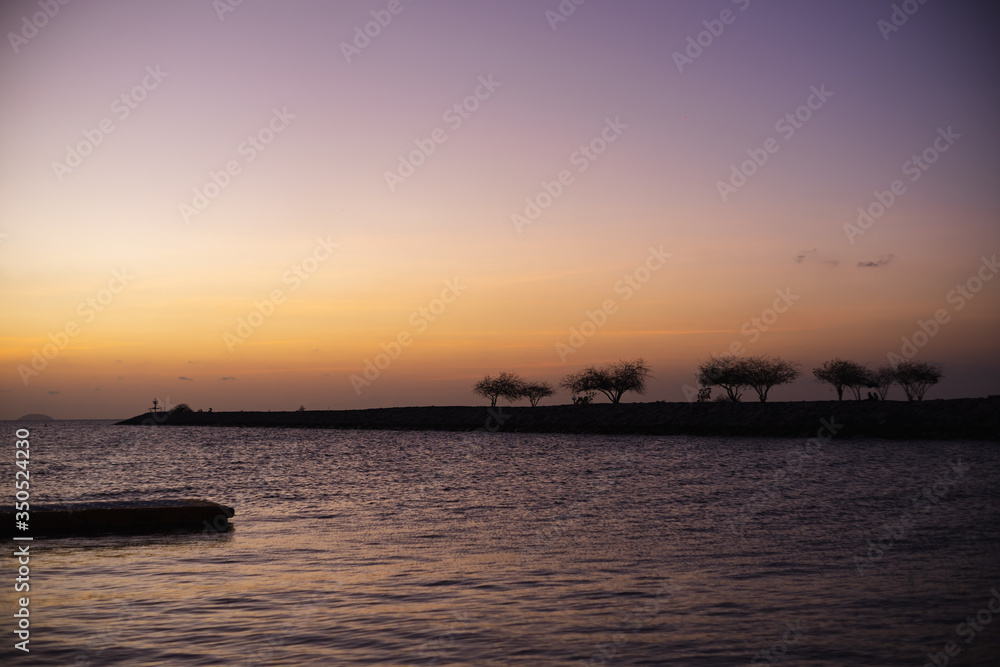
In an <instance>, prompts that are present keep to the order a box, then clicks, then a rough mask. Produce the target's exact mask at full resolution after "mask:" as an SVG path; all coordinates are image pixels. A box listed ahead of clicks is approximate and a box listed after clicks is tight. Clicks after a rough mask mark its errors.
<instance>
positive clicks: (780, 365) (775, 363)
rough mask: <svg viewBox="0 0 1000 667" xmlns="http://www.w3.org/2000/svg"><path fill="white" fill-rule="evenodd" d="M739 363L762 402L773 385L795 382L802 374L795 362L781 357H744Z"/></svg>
mask: <svg viewBox="0 0 1000 667" xmlns="http://www.w3.org/2000/svg"><path fill="white" fill-rule="evenodd" d="M739 364H740V366H742V371H743V373H744V374H745V376H746V377H745V379H746V383H747V385H748V386H749V387H750V388H751V389H753V390H754V391H755V392H757V396H758V398H760V402H761V403H763V402H764V401H766V400H767V393H768V392H769V391H771V388H772V387H776V386H778V385H780V384H788V383H789V382H794V381H795V380H796V379H797V378H798V377H799V375H801V373H800V372H799V369H798V367H797V366H796V365H795V364H793V363H791V362H788V361H785V360H784V359H781V358H779V357H775V358H773V359H772V358H770V357H767V356H764V355H760V356H753V357H744V358H743V359H740V360H739Z"/></svg>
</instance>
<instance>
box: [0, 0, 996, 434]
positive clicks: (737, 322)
mask: <svg viewBox="0 0 1000 667" xmlns="http://www.w3.org/2000/svg"><path fill="white" fill-rule="evenodd" d="M220 6H225V4H224V0H220V2H219V3H216V4H214V5H213V3H212V2H210V1H209V0H187V1H181V2H170V3H164V2H158V3H157V2H124V1H118V2H112V1H104V2H101V1H90V2H83V1H77V2H70V3H68V4H66V5H65V6H63V5H59V4H58V3H57V2H51V3H46V2H42V3H39V2H37V1H36V2H7V3H4V5H3V9H2V10H0V27H2V28H3V32H4V34H5V44H4V45H3V48H0V53H2V55H0V79H2V81H3V84H4V86H3V89H4V96H3V102H2V106H0V117H2V121H3V122H2V123H0V156H2V157H0V179H2V182H3V184H4V187H3V189H2V191H0V306H2V308H3V311H4V313H5V316H4V318H3V320H2V322H0V339H2V341H3V345H2V347H0V355H2V356H0V360H2V369H3V372H2V373H0V418H16V417H18V416H20V415H21V414H23V413H26V412H45V413H49V414H52V415H53V416H56V417H61V418H71V417H124V416H128V415H131V414H134V413H137V412H139V411H141V410H142V409H143V408H145V407H147V405H148V404H149V402H150V400H151V399H152V397H153V396H158V397H160V398H161V400H169V401H171V402H174V403H176V402H182V401H183V402H187V403H190V404H192V405H193V406H194V407H208V406H213V407H214V408H215V409H217V410H218V409H269V408H273V409H293V408H295V407H298V406H299V405H300V404H304V405H306V407H309V408H327V407H373V406H383V405H421V404H438V405H441V404H469V403H473V402H475V401H476V400H478V399H477V398H476V397H474V396H473V395H472V394H471V393H470V391H469V387H470V386H471V384H472V383H473V382H474V381H475V380H476V379H478V378H479V377H481V376H482V375H483V374H485V373H495V372H497V371H500V370H513V371H517V372H520V373H521V374H522V375H524V376H526V377H531V378H534V379H540V380H542V379H543V380H548V381H550V382H553V383H554V382H557V381H558V380H559V378H560V377H561V376H562V375H564V374H565V373H568V372H570V371H573V370H576V369H578V368H580V367H581V366H584V365H587V364H591V363H603V362H606V361H613V360H616V359H619V358H623V357H624V358H628V357H635V356H643V357H645V358H647V359H648V360H649V361H650V362H651V365H652V367H653V370H654V374H655V376H656V378H655V380H654V381H653V382H652V384H651V386H650V391H649V392H648V394H647V396H646V397H645V400H684V396H685V393H684V387H685V385H692V384H694V369H695V367H696V365H697V362H698V361H699V360H701V359H703V358H705V357H707V356H708V355H709V354H712V353H722V352H725V351H726V350H728V349H730V346H731V345H732V344H733V343H734V342H739V343H742V344H743V349H744V351H746V352H749V353H753V354H758V353H769V354H775V355H781V356H782V357H784V358H786V359H790V360H793V361H796V362H798V363H800V364H801V365H802V368H803V370H805V371H806V373H805V376H804V377H803V378H802V379H801V380H799V381H798V382H796V383H794V384H793V385H789V386H787V387H781V388H778V389H776V390H775V391H774V392H773V394H772V397H773V398H772V400H798V399H822V398H829V397H831V396H832V395H833V394H832V391H831V390H830V389H829V388H828V387H825V386H822V385H818V384H817V383H815V382H814V381H813V380H812V378H811V373H809V369H811V368H812V367H813V366H815V365H818V364H819V363H820V362H822V361H824V360H826V359H829V358H832V357H834V356H841V357H846V358H851V359H856V360H858V361H862V362H867V363H870V364H872V365H877V364H880V363H884V362H885V360H886V358H887V355H888V354H889V353H892V352H896V353H899V352H900V350H901V349H902V348H903V346H904V341H903V339H904V338H907V339H910V340H912V338H913V335H914V334H915V333H916V332H918V331H920V330H921V327H920V322H927V321H928V319H929V318H930V319H933V318H934V317H935V314H936V313H937V312H938V311H940V310H942V309H943V310H944V311H945V315H946V316H947V318H946V319H947V321H946V322H944V323H943V324H941V325H940V326H939V328H938V329H937V330H936V331H935V333H934V335H933V336H929V337H927V340H926V341H925V344H923V345H920V346H919V349H917V350H916V351H915V354H914V355H913V356H914V358H916V359H919V360H924V361H931V362H937V363H940V364H942V366H943V368H944V370H945V380H944V381H943V382H942V384H941V385H940V386H939V387H936V388H934V389H933V390H931V392H930V393H929V395H928V396H929V397H930V398H944V397H958V396H978V395H984V394H995V393H1000V380H998V379H997V378H998V376H1000V352H998V347H997V344H996V341H997V340H998V339H1000V316H998V314H1000V281H992V280H983V279H984V278H985V277H986V276H989V278H992V277H993V272H994V269H991V268H990V267H991V266H992V265H991V264H990V263H989V261H988V260H989V259H990V258H992V257H993V256H994V255H995V254H996V253H997V251H998V250H1000V243H998V241H1000V234H998V215H997V214H998V209H1000V206H998V203H1000V202H998V197H1000V194H998V192H1000V191H998V188H997V187H996V184H997V182H998V178H997V177H998V166H997V160H996V156H997V149H998V129H997V123H996V118H998V117H1000V104H998V95H997V86H996V84H995V83H994V79H995V72H996V69H997V68H996V66H997V62H998V59H997V50H998V46H997V42H996V39H995V31H996V26H997V18H998V15H1000V12H998V11H997V10H996V9H995V5H994V4H989V3H985V2H979V3H974V2H944V0H931V1H930V2H927V3H925V4H922V5H921V4H919V3H916V2H911V3H899V2H897V3H895V4H894V3H893V2H887V1H883V0H874V1H872V0H868V1H860V0H858V1H854V0H846V1H845V0H841V1H838V2H818V1H811V2H801V1H799V2H793V1H791V0H788V1H777V0H775V1H770V2H766V1H764V0H738V1H736V2H731V1H729V0H725V1H723V0H716V1H713V2H697V3H695V2H652V1H646V2H638V1H617V2H611V1H610V0H604V1H601V0H587V2H585V3H583V4H582V5H580V6H575V5H573V4H572V3H571V2H570V0H566V1H565V2H563V3H562V4H561V5H560V3H559V2H558V1H557V0H551V1H539V2H524V1H512V2H499V1H496V2H482V1H480V2H448V3H445V2H440V1H434V0H420V1H418V2H410V1H408V0H402V1H401V2H399V3H398V4H397V3H390V2H388V0H385V1H375V2H351V3H346V2H345V3H329V2H265V1H263V0H244V1H243V2H242V3H241V4H240V5H239V6H237V7H234V8H232V11H228V12H223V13H221V14H220V12H219V11H218V7H220ZM560 6H562V7H564V8H565V7H569V6H574V7H575V10H574V11H573V12H572V14H571V15H569V16H567V17H564V18H565V20H563V21H555V20H554V19H553V18H552V17H553V16H557V15H558V12H559V7H560ZM904 6H905V7H906V8H907V9H911V10H912V9H914V8H915V9H916V11H915V12H914V13H913V14H912V16H907V17H906V21H905V23H904V22H902V21H901V20H899V19H900V17H901V16H904V15H905V12H904V13H903V14H900V12H903V7H904ZM45 7H49V11H50V13H54V15H53V16H51V17H49V16H45V15H44V8H45ZM53 7H58V11H57V12H55V11H53V9H52V8H53ZM894 7H896V8H899V9H895V8H894ZM390 8H392V9H395V10H397V13H395V14H392V13H391V12H389V9H390ZM40 12H42V13H41V14H40ZM372 12H375V16H376V17H381V18H382V19H383V22H385V19H386V17H389V18H391V20H389V21H388V23H387V25H385V26H380V27H379V28H378V31H377V32H378V34H377V35H376V36H375V37H372V38H371V39H370V40H369V41H368V43H367V44H366V43H364V42H358V44H360V45H361V47H363V48H357V47H355V48H354V49H351V48H350V47H345V44H350V43H351V42H352V41H353V40H354V39H355V35H356V29H357V28H360V29H361V30H364V28H365V25H366V24H370V23H371V22H372V21H373V20H376V19H375V18H373V14H372ZM894 12H895V18H896V20H897V22H898V23H900V24H901V25H899V26H895V25H893V24H892V20H893V15H894ZM32 22H34V24H33V23H32ZM706 22H707V25H706ZM35 24H37V25H35ZM38 26H40V27H38ZM886 26H892V27H893V28H898V29H891V30H890V29H888V28H886ZM369 29H370V30H371V31H372V32H373V33H374V32H376V31H375V30H374V24H370V25H369ZM712 30H714V31H715V32H716V33H718V34H716V35H713V34H711V32H710V31H712ZM689 39H690V40H693V41H694V42H695V43H697V41H698V40H699V39H700V40H701V42H702V44H703V45H704V46H701V47H692V46H691V42H690V41H689ZM698 49H700V51H699V50H698ZM345 50H346V51H348V52H349V53H348V54H347V56H345ZM685 53H686V54H687V55H686V56H683V57H682V54H685ZM685 57H687V58H688V60H684V58H685ZM484 82H485V83H484ZM817 91H819V93H820V94H819V95H817ZM477 93H478V95H479V97H478V98H477V97H476V95H477ZM123 96H124V98H123ZM810 103H811V104H812V105H813V108H812V109H809V108H808V105H809V104H810ZM803 105H806V106H803ZM456 107H457V110H456ZM796 113H798V114H799V119H798V120H796V119H795V114H796ZM788 114H792V118H791V119H790V120H785V121H782V119H783V118H785V117H786V115H788ZM102 123H103V125H102ZM102 127H103V128H105V129H108V128H110V130H111V131H110V132H107V131H104V130H102V129H101V128H102ZM88 137H91V138H96V139H95V140H93V141H92V140H91V139H88ZM435 137H436V140H435ZM935 141H937V148H934V146H935ZM91 144H95V145H93V146H92V145H91ZM588 145H589V146H590V149H588V150H581V147H583V148H586V147H587V146H588ZM421 146H424V147H425V148H424V149H423V152H421V150H422V149H421V148H420V147H421ZM428 146H429V147H431V148H432V149H433V150H430V149H428V148H426V147H428ZM942 148H945V149H946V150H941V149H942ZM77 149H79V150H77ZM925 150H926V151H929V152H928V156H930V157H931V158H934V162H933V164H925V165H924V166H923V168H922V167H921V166H920V165H919V164H917V163H914V162H912V161H911V159H912V158H913V157H914V156H920V155H921V154H923V153H924V152H925ZM414 151H416V153H414ZM79 152H85V153H86V155H82V156H80V157H79V158H78V159H79V162H78V163H77V162H76V160H77V158H76V157H75V156H74V155H72V154H73V153H79ZM754 155H756V156H758V161H759V162H763V164H760V165H755V164H753V163H747V164H748V165H749V166H745V167H744V171H745V172H748V173H749V175H747V176H745V179H744V177H743V175H738V176H737V177H736V178H735V180H733V169H734V167H735V168H736V169H737V170H739V169H740V168H741V165H743V164H744V163H745V162H746V161H747V160H749V159H751V157H752V156H754ZM411 156H413V157H411ZM763 158H766V160H764V159H763ZM401 160H402V161H403V165H402V171H401ZM407 163H408V164H407ZM415 163H419V164H415ZM411 166H412V173H410V167H411ZM227 168H229V169H230V171H228V172H227ZM560 175H562V177H563V179H564V181H563V182H562V183H560ZM213 179H214V183H213ZM894 181H899V183H898V184H897V192H898V193H899V194H895V195H891V194H886V195H876V193H877V192H879V193H881V192H889V193H891V192H892V184H893V182H894ZM217 184H222V185H224V187H219V186H218V185H217ZM206 191H207V194H208V195H211V196H207V195H206ZM553 194H554V195H555V196H554V197H553V196H552V195H553ZM890 196H891V197H892V198H893V201H892V203H891V205H889V206H888V207H887V209H886V210H885V211H884V213H883V214H882V215H881V216H879V217H877V219H874V220H873V221H872V223H871V224H870V225H869V226H868V227H867V228H866V229H861V228H857V227H852V225H856V221H857V219H858V208H859V207H863V208H865V209H870V210H873V211H878V208H879V206H881V204H877V197H882V199H883V201H884V202H887V201H888V199H887V198H888V197H890ZM873 205H874V208H873ZM533 206H538V209H537V210H534V209H533ZM334 246H336V249H335V250H331V248H333V247H334ZM661 247H662V251H660V252H661V253H665V254H669V259H667V260H665V261H663V262H660V264H659V265H658V266H657V268H656V269H655V270H653V271H652V272H651V273H649V274H648V275H646V274H643V272H642V271H641V270H640V267H643V266H647V267H648V266H649V265H648V264H646V262H647V261H648V258H649V256H650V248H654V249H657V248H661ZM984 258H985V259H986V260H987V261H986V262H985V263H984ZM116 271H118V272H122V271H124V274H123V275H124V278H117V279H116V278H115V272H116ZM637 271H639V273H638V274H637V273H636V272H637ZM637 275H638V276H640V277H642V276H643V275H645V276H646V277H647V278H648V280H646V281H642V283H641V285H640V287H641V288H640V289H634V290H631V292H629V291H628V290H627V289H625V288H622V289H617V288H616V287H617V286H619V281H621V280H622V279H623V277H625V276H633V277H634V276H637ZM977 276H978V278H977ZM456 280H457V281H458V284H459V285H463V286H465V287H463V288H461V289H459V290H458V292H457V294H456V295H455V297H454V298H453V299H452V300H451V301H449V302H448V303H444V302H443V301H442V302H441V303H440V304H436V303H435V300H436V299H440V298H441V295H442V291H443V290H447V289H448V288H447V283H446V281H453V282H454V281H456ZM970 280H971V281H972V283H971V284H970V283H969V281H970ZM977 280H979V281H982V282H979V287H980V288H981V289H979V290H978V291H975V292H974V294H973V293H970V294H971V296H972V298H966V297H964V296H961V294H960V293H958V292H953V290H956V288H957V286H960V285H961V286H966V285H969V287H966V289H971V287H975V286H976V284H977ZM116 281H117V282H116ZM782 290H784V291H786V292H787V291H788V290H790V292H791V293H792V294H793V295H795V297H796V298H795V299H794V300H793V302H792V305H791V306H790V307H789V308H788V309H787V310H786V311H785V312H782V313H780V314H779V315H778V316H777V318H776V320H775V321H774V322H773V324H769V325H767V328H766V330H765V329H763V328H761V327H759V325H757V324H753V323H752V322H753V318H755V317H756V318H758V321H759V318H760V317H762V316H764V317H769V315H767V310H768V309H769V308H771V307H773V305H774V302H775V299H776V298H777V297H776V293H778V292H779V291H782ZM276 291H277V292H278V293H279V294H280V298H279V299H276V300H275V301H274V302H273V303H270V305H269V303H268V302H269V300H270V299H272V297H274V296H275V292H276ZM626 295H627V296H626ZM949 297H950V298H949ZM88 300H91V301H88ZM609 300H611V301H613V302H614V306H615V308H614V309H613V310H614V312H609V313H606V315H607V317H606V320H603V323H602V324H601V325H600V326H599V327H596V330H595V332H594V333H593V335H589V336H586V337H585V339H584V341H583V344H582V345H579V346H575V345H572V344H571V343H570V341H571V339H572V337H573V335H574V334H573V332H574V330H575V331H579V330H580V327H581V325H582V324H583V323H584V322H587V321H592V320H593V318H589V316H588V313H591V314H592V313H595V312H596V311H597V310H600V309H601V308H603V305H604V304H605V303H607V302H608V301H609ZM88 303H90V304H91V305H88ZM95 303H96V306H95V305H93V304H95ZM959 304H961V305H959ZM439 307H440V308H441V312H439V313H435V314H434V315H433V318H429V317H426V316H425V315H420V312H421V309H422V308H424V309H427V308H434V309H437V308H439ZM428 312H430V311H428ZM255 313H257V314H256V315H254V314H255ZM251 316H253V318H254V319H253V323H252V322H251V321H250V318H251ZM588 318H589V319H588ZM598 319H600V317H598ZM241 322H243V323H244V324H242V325H241ZM67 331H72V332H75V333H72V334H70V333H66V332H67ZM754 331H756V333H754ZM748 332H749V333H748ZM401 335H403V336H404V338H405V337H406V336H409V340H410V341H411V342H410V343H408V344H406V345H405V346H402V347H401V350H400V354H399V355H398V356H396V357H394V358H392V359H391V363H390V364H387V365H385V367H384V368H382V369H380V371H379V373H378V375H377V377H375V378H374V379H373V378H371V377H370V376H371V375H373V373H371V372H370V373H369V377H368V378H367V379H366V382H367V383H359V382H358V381H357V380H352V377H353V378H362V379H365V376H364V370H365V368H366V365H367V362H369V361H373V360H375V359H376V357H377V355H379V354H380V353H382V352H383V350H384V349H385V348H386V346H388V347H389V348H392V345H391V343H392V342H393V341H398V340H399V338H400V336H401ZM64 338H65V340H63V339H64ZM60 343H62V344H60ZM46 345H49V346H50V347H48V348H47V349H46V347H45V346H46ZM560 345H563V347H562V348H560ZM567 345H569V347H570V348H571V349H572V351H571V352H569V353H565V346H567ZM53 346H54V347H53ZM560 349H562V350H563V354H560V352H559V350H560ZM224 378H225V379H224ZM894 391H898V390H894ZM892 396H893V397H895V398H902V392H901V391H900V392H899V394H898V395H896V394H892ZM568 399H569V397H568V395H559V396H557V397H556V398H554V399H550V400H554V401H556V402H566V401H568Z"/></svg>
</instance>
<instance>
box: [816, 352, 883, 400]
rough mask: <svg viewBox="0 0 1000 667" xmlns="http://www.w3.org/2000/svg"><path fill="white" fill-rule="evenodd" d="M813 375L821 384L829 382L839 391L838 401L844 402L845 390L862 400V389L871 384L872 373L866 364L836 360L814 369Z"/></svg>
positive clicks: (825, 362)
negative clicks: (850, 391)
mask: <svg viewBox="0 0 1000 667" xmlns="http://www.w3.org/2000/svg"><path fill="white" fill-rule="evenodd" d="M813 375H815V376H816V379H817V380H819V381H820V382H828V383H830V384H832V385H833V388H834V389H836V390H837V400H838V401H842V400H844V389H845V388H848V389H850V390H852V391H853V392H854V397H855V398H857V399H858V400H861V388H862V387H866V386H868V385H869V384H871V371H869V370H868V367H867V366H865V365H864V364H859V363H857V362H854V361H846V360H844V359H840V358H836V359H831V360H829V361H824V362H823V363H822V364H821V365H819V366H817V367H816V368H814V369H813Z"/></svg>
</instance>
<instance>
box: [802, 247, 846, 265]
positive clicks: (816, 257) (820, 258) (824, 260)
mask: <svg viewBox="0 0 1000 667" xmlns="http://www.w3.org/2000/svg"><path fill="white" fill-rule="evenodd" d="M814 261H815V262H819V263H820V264H826V265H827V266H829V267H831V268H834V269H835V268H837V267H838V266H840V260H839V259H830V258H829V257H827V256H826V255H824V254H823V253H821V252H820V251H819V248H813V249H812V250H803V251H801V252H800V253H799V254H797V255H796V256H795V263H796V264H804V263H806V262H814Z"/></svg>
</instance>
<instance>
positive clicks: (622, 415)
mask: <svg viewBox="0 0 1000 667" xmlns="http://www.w3.org/2000/svg"><path fill="white" fill-rule="evenodd" d="M821 420H823V421H822V422H821ZM118 423H119V424H122V425H140V424H144V423H145V424H163V425H169V426H263V427H287V428H338V429H389V430H437V431H481V430H485V431H498V432H507V433H511V432H522V433H601V434H629V433H631V434H643V435H727V436H778V437H807V438H808V437H814V436H816V434H817V431H818V430H819V429H820V427H821V426H822V425H823V424H824V423H826V424H830V423H835V424H838V425H842V426H841V427H840V428H838V429H836V433H835V436H836V437H838V438H843V437H852V436H869V437H876V438H892V439H932V440H997V441H1000V397H997V396H994V397H989V398H958V399H948V400H932V401H797V402H786V403H780V402H779V403H732V402H705V403H666V402H662V401H661V402H655V403H620V404H617V405H614V404H610V403H596V404H589V405H544V406H537V407H520V406H519V407H504V406H500V407H496V408H489V407H468V406H445V407H438V406H431V407H412V408H372V409H368V410H308V411H301V410H299V411H294V412H187V411H184V412H170V413H159V414H153V413H146V414H142V415H138V416H136V417H133V418H131V419H127V420H125V421H122V422H118Z"/></svg>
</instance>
